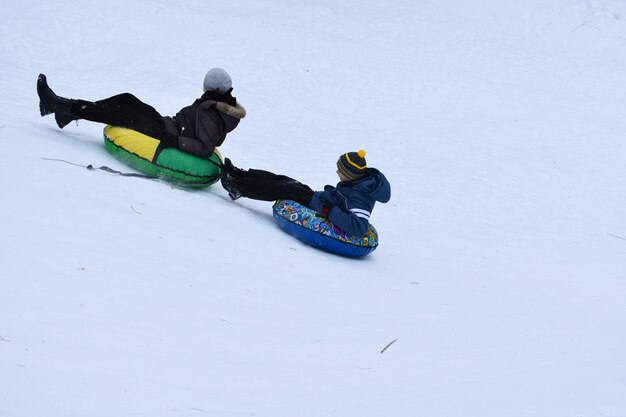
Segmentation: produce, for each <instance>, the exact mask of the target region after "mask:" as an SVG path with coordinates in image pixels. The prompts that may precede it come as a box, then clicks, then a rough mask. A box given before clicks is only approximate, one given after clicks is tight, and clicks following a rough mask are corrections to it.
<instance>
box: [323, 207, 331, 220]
mask: <svg viewBox="0 0 626 417" xmlns="http://www.w3.org/2000/svg"><path fill="white" fill-rule="evenodd" d="M332 209H333V207H332V206H324V208H322V213H321V214H322V217H325V218H328V215H329V214H330V211H331V210H332Z"/></svg>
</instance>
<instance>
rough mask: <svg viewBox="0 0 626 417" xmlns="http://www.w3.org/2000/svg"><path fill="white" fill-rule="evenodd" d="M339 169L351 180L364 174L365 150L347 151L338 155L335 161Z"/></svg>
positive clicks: (365, 165) (365, 163) (365, 166)
mask: <svg viewBox="0 0 626 417" xmlns="http://www.w3.org/2000/svg"><path fill="white" fill-rule="evenodd" d="M337 168H339V171H340V172H341V173H342V174H343V175H345V176H346V177H348V178H349V179H351V180H356V179H359V178H361V177H362V176H363V175H365V168H367V162H366V161H365V151H364V150H363V149H361V150H360V151H358V152H347V153H344V154H343V155H341V156H340V157H339V160H338V161H337Z"/></svg>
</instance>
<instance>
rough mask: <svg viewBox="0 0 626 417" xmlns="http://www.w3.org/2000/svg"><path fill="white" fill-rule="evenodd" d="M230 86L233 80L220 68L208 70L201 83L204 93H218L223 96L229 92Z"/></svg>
mask: <svg viewBox="0 0 626 417" xmlns="http://www.w3.org/2000/svg"><path fill="white" fill-rule="evenodd" d="M232 86H233V80H232V79H231V78H230V75H228V73H227V72H226V71H224V70H223V69H221V68H213V69H210V70H209V72H207V73H206V75H205V76H204V82H203V83H202V87H203V89H204V92H205V93H206V92H207V91H218V92H220V93H222V94H223V93H225V92H227V91H228V90H230V89H231V88H232Z"/></svg>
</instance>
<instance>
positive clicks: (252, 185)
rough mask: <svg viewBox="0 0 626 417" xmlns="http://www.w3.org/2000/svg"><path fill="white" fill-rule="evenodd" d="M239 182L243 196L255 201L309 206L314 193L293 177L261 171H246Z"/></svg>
mask: <svg viewBox="0 0 626 417" xmlns="http://www.w3.org/2000/svg"><path fill="white" fill-rule="evenodd" d="M237 182H238V184H239V186H238V189H239V191H240V192H241V195H242V196H243V197H247V198H251V199H253V200H264V201H275V200H293V201H297V202H298V203H300V204H302V205H305V206H308V205H309V203H310V202H311V198H313V193H314V191H313V190H312V189H311V188H310V187H309V186H308V185H306V184H302V183H301V182H299V181H297V180H294V179H293V178H291V177H288V176H286V175H278V174H274V173H272V172H269V171H263V170H260V169H250V170H248V171H246V172H245V174H244V175H243V177H241V178H237Z"/></svg>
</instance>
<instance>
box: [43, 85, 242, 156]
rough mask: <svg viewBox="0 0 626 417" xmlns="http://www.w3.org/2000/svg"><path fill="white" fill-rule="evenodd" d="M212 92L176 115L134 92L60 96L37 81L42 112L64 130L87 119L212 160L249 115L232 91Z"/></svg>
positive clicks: (163, 145) (208, 92)
mask: <svg viewBox="0 0 626 417" xmlns="http://www.w3.org/2000/svg"><path fill="white" fill-rule="evenodd" d="M231 91H232V89H231V88H229V89H228V90H227V91H226V92H225V93H219V92H218V91H216V90H209V91H207V92H206V93H205V94H203V95H202V97H200V98H199V99H198V100H196V101H195V102H194V103H193V104H191V105H190V106H187V107H184V108H183V109H181V110H180V111H179V112H178V113H177V114H176V116H175V117H169V116H166V117H163V116H161V115H160V114H159V112H157V111H156V110H155V109H154V108H153V107H152V106H150V105H148V104H146V103H144V102H142V101H141V100H139V99H138V98H137V97H135V96H134V95H132V94H130V93H123V94H118V95H116V96H113V97H109V98H107V99H104V100H99V101H95V102H91V101H85V100H71V99H66V98H62V97H58V96H57V95H56V94H54V93H53V92H52V90H51V89H50V87H48V85H47V81H46V77H45V75H43V74H41V75H40V76H39V78H38V80H37V92H38V94H39V98H40V104H39V107H40V113H41V115H42V116H44V115H46V114H50V113H52V112H54V113H55V119H56V120H57V125H58V126H59V127H60V128H63V127H64V126H65V125H67V124H68V123H69V122H70V121H72V120H78V119H85V120H90V121H93V122H99V123H105V124H109V125H113V126H119V127H125V128H128V129H133V130H136V131H138V132H141V133H143V134H145V135H148V136H151V137H153V138H155V139H159V140H161V148H165V147H177V148H179V149H180V150H182V151H184V152H187V153H190V154H193V155H197V156H200V157H203V158H208V157H210V156H211V154H212V153H213V151H214V149H215V148H216V147H217V146H220V145H221V144H222V143H223V142H224V139H225V138H226V134H228V133H230V132H232V131H233V130H234V129H235V128H236V127H237V125H238V124H239V121H240V120H241V119H243V118H244V117H245V116H246V111H245V109H244V108H243V107H242V106H241V105H239V104H238V103H237V101H236V99H235V97H233V96H232V95H231Z"/></svg>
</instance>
